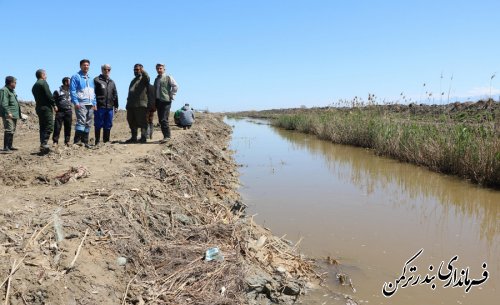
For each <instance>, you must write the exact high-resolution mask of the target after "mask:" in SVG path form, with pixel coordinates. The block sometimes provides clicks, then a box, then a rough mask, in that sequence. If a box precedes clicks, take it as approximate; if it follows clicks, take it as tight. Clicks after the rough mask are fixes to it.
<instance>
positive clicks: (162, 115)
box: [154, 64, 178, 143]
mask: <svg viewBox="0 0 500 305" xmlns="http://www.w3.org/2000/svg"><path fill="white" fill-rule="evenodd" d="M156 72H158V76H156V79H155V84H154V86H155V90H156V94H155V96H156V110H157V111H158V121H160V126H161V132H162V133H163V139H162V140H160V143H166V142H167V141H168V140H170V127H169V126H168V116H169V115H170V107H171V106H172V101H173V100H174V97H175V94H176V93H177V89H178V86H177V83H176V82H175V79H174V78H173V77H172V76H170V75H167V74H166V72H165V65H164V64H156Z"/></svg>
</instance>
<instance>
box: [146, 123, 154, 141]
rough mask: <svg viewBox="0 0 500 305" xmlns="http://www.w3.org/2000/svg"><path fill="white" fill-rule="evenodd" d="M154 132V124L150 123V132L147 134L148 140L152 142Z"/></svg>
mask: <svg viewBox="0 0 500 305" xmlns="http://www.w3.org/2000/svg"><path fill="white" fill-rule="evenodd" d="M153 130H154V125H153V123H148V132H147V134H148V138H149V139H150V140H153Z"/></svg>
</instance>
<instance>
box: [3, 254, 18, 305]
mask: <svg viewBox="0 0 500 305" xmlns="http://www.w3.org/2000/svg"><path fill="white" fill-rule="evenodd" d="M15 267H16V260H14V263H12V267H11V269H10V274H9V276H8V277H7V292H6V293H5V305H9V293H10V280H11V278H12V275H13V274H14V272H15V271H14V270H15Z"/></svg>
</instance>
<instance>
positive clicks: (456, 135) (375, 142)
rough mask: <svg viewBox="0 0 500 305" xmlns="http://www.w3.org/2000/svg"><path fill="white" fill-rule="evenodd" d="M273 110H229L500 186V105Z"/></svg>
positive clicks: (356, 103) (358, 104)
mask: <svg viewBox="0 0 500 305" xmlns="http://www.w3.org/2000/svg"><path fill="white" fill-rule="evenodd" d="M349 105H354V107H322V108H311V109H304V108H294V109H273V110H263V111H248V112H239V113H234V114H231V116H240V117H241V116H247V117H253V118H267V119H272V124H273V125H275V126H277V127H282V128H285V129H288V130H297V131H300V132H304V133H310V134H314V135H317V136H318V137H319V138H321V139H325V140H329V141H332V142H333V143H337V144H346V145H354V146H360V147H365V148H370V149H373V150H374V152H375V153H376V154H378V155H383V156H389V157H391V158H394V159H397V160H400V161H403V162H409V163H413V164H417V165H421V166H425V167H427V168H429V169H431V170H433V171H436V172H441V173H445V174H451V175H456V176H459V177H462V178H464V179H467V180H469V181H472V182H474V183H478V184H481V185H484V186H488V187H493V188H500V103H498V102H494V101H493V100H491V99H490V100H488V101H478V102H476V103H470V102H467V103H453V104H448V105H425V104H421V105H416V104H409V105H400V104H388V105H375V104H364V103H363V102H362V101H360V100H354V101H352V102H351V103H349Z"/></svg>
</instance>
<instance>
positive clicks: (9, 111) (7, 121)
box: [0, 76, 21, 153]
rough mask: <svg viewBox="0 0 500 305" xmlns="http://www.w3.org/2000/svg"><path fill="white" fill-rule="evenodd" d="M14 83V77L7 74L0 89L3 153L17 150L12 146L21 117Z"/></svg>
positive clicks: (15, 82)
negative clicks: (3, 85)
mask: <svg viewBox="0 0 500 305" xmlns="http://www.w3.org/2000/svg"><path fill="white" fill-rule="evenodd" d="M16 84H17V80H16V78H15V77H13V76H7V77H6V78H5V87H3V88H2V89H0V116H1V117H2V120H3V129H4V138H3V152H4V153H11V151H12V150H17V148H14V147H12V142H13V141H14V133H15V132H16V125H17V120H18V119H19V118H20V117H21V108H19V101H18V100H17V94H16V92H15V91H14V89H15V88H16Z"/></svg>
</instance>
